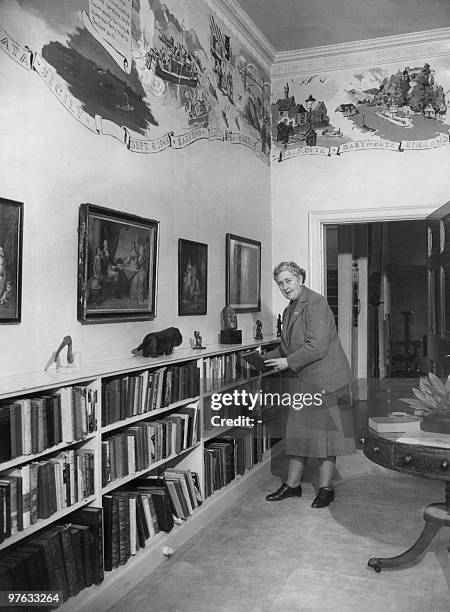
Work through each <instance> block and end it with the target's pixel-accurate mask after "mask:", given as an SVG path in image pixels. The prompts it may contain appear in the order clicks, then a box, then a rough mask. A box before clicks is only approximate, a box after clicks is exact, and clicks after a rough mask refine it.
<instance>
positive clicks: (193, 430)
mask: <svg viewBox="0 0 450 612" xmlns="http://www.w3.org/2000/svg"><path fill="white" fill-rule="evenodd" d="M198 411H199V407H198V402H193V403H191V404H188V405H187V406H183V407H181V408H179V409H178V410H177V412H172V413H170V414H169V415H168V416H166V417H164V418H163V419H160V420H154V421H139V422H137V423H136V424H135V425H133V426H132V427H128V428H127V429H125V430H124V431H122V432H121V433H118V434H115V435H112V436H110V437H109V438H108V439H106V440H104V441H103V442H102V486H104V487H105V486H106V485H107V484H108V483H109V482H111V481H113V480H116V479H117V478H122V477H124V476H128V475H129V474H135V473H136V472H140V471H142V470H145V469H147V468H148V467H150V466H151V465H152V464H153V463H155V462H157V461H161V460H162V459H167V457H170V456H171V455H174V454H179V453H181V452H182V451H184V450H186V449H188V448H190V447H192V446H194V445H195V444H197V442H198V423H199V417H198Z"/></svg>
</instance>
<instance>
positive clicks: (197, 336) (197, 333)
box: [193, 331, 206, 349]
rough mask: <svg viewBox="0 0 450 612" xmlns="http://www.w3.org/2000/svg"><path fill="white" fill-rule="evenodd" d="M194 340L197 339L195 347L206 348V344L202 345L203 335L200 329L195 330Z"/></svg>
mask: <svg viewBox="0 0 450 612" xmlns="http://www.w3.org/2000/svg"><path fill="white" fill-rule="evenodd" d="M194 340H195V344H194V346H193V348H195V349H204V348H206V346H203V345H202V337H201V335H200V332H199V331H194Z"/></svg>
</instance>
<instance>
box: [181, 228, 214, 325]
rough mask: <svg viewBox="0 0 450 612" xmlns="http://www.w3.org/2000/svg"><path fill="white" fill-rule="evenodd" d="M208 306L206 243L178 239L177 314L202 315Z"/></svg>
mask: <svg viewBox="0 0 450 612" xmlns="http://www.w3.org/2000/svg"><path fill="white" fill-rule="evenodd" d="M207 307H208V245H207V244H203V243H201V242H193V241H192V240H184V239H183V238H180V239H179V240H178V314H179V315H180V316H183V315H204V314H206V312H207Z"/></svg>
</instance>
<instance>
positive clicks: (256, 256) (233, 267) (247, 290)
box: [226, 234, 261, 312]
mask: <svg viewBox="0 0 450 612" xmlns="http://www.w3.org/2000/svg"><path fill="white" fill-rule="evenodd" d="M226 301H227V306H232V307H233V308H234V309H235V310H236V312H258V311H259V310H261V243H260V242H258V241H257V240H251V239H250V238H243V237H242V236H235V235H234V234H227V248H226Z"/></svg>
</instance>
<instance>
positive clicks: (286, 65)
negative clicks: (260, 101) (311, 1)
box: [271, 28, 450, 78]
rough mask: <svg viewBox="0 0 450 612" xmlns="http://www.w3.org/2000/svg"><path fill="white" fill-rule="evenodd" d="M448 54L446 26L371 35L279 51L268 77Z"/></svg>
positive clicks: (449, 43)
mask: <svg viewBox="0 0 450 612" xmlns="http://www.w3.org/2000/svg"><path fill="white" fill-rule="evenodd" d="M447 54H450V28H439V29H437V30H427V31H424V32H412V33H408V34H401V35H398V36H386V37H383V38H372V39H369V40H361V41H357V42H351V43H342V44H338V45H328V46H323V47H314V48H312V49H297V50H295V51H282V52H279V53H277V54H276V56H275V59H274V61H273V63H272V71H271V76H272V78H277V77H286V76H291V77H294V76H301V75H305V74H311V72H331V71H334V70H346V69H352V68H363V67H369V66H379V65H380V64H388V63H392V62H398V61H405V62H411V61H413V60H415V59H419V58H431V57H437V56H440V55H447Z"/></svg>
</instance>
